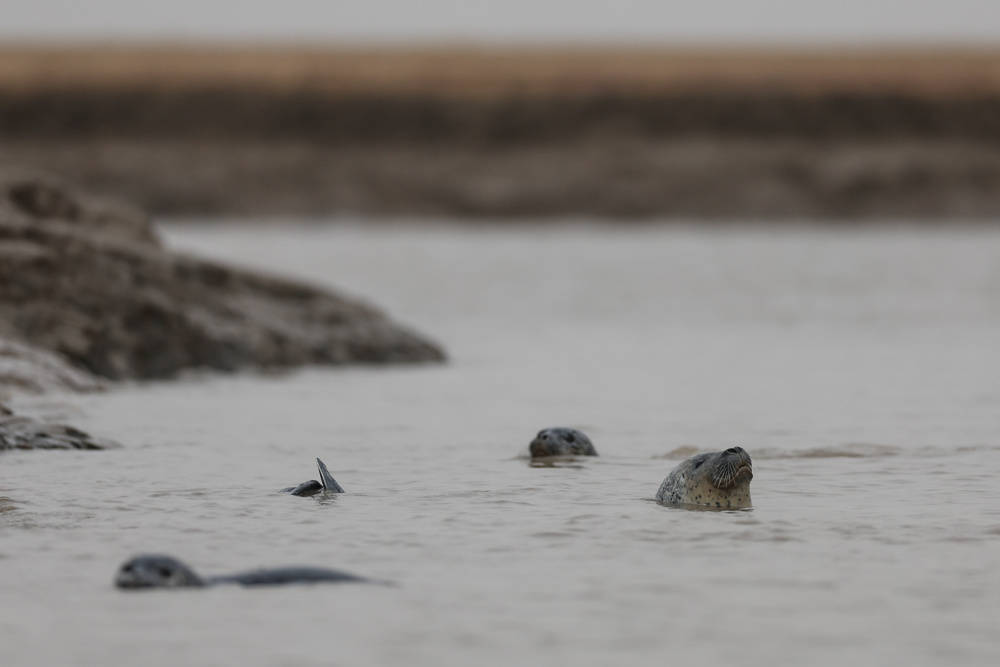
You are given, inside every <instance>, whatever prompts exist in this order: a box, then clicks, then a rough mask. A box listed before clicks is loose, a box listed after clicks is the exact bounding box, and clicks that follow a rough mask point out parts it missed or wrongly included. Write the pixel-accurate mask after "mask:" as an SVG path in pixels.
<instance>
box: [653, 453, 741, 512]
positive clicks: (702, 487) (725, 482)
mask: <svg viewBox="0 0 1000 667" xmlns="http://www.w3.org/2000/svg"><path fill="white" fill-rule="evenodd" d="M752 479H753V467H752V463H751V461H750V455H749V454H747V453H746V450H744V449H743V448H742V447H730V448H729V449H726V450H724V451H721V452H710V453H707V454H698V455H696V456H692V457H691V458H689V459H687V460H685V461H684V462H682V463H681V464H680V465H678V466H677V467H676V468H674V469H673V470H672V471H671V472H670V474H669V475H667V478H666V479H665V480H663V483H662V484H661V485H660V489H659V491H657V492H656V499H657V500H658V501H659V502H661V503H663V504H664V505H700V506H704V507H712V508H719V509H742V508H746V507H750V506H751V505H750V480H752Z"/></svg>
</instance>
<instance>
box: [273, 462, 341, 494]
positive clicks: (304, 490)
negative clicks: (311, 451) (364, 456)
mask: <svg viewBox="0 0 1000 667" xmlns="http://www.w3.org/2000/svg"><path fill="white" fill-rule="evenodd" d="M316 466H317V467H318V468H319V478H320V480H321V481H319V482H317V481H316V480H314V479H310V480H309V481H308V482H302V483H301V484H299V485H298V486H290V487H288V488H287V489H282V491H283V492H285V493H290V494H292V495H293V496H313V495H316V494H317V493H321V492H326V493H344V487H342V486H341V485H340V484H337V480H335V479H334V478H333V475H331V474H330V471H329V470H327V468H326V464H325V463H323V462H322V461H321V460H319V459H316Z"/></svg>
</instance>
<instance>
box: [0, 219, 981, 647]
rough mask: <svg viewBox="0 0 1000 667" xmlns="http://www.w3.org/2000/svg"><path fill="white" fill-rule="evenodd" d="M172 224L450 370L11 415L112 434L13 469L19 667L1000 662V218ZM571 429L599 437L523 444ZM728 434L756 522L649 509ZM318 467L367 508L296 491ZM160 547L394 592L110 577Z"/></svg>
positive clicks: (4, 465)
mask: <svg viewBox="0 0 1000 667" xmlns="http://www.w3.org/2000/svg"><path fill="white" fill-rule="evenodd" d="M169 237H170V239H171V241H172V242H173V243H174V244H175V245H178V246H181V247H184V248H187V249H190V250H193V251H195V252H198V253H200V254H204V255H210V256H218V257H224V258H226V259H227V260H230V261H235V262H240V263H244V264H248V265H254V266H259V267H265V268H267V269H268V270H272V271H275V272H281V273H287V274H293V275H296V276H300V277H304V278H307V279H309V280H311V281H314V282H317V283H321V284H328V285H336V286H340V285H342V286H346V287H347V288H349V290H350V291H352V292H354V293H357V294H362V295H365V296H367V297H370V298H371V299H373V300H374V301H376V302H378V303H379V304H381V305H383V306H385V307H386V308H387V309H388V310H389V311H390V312H392V313H393V314H394V315H396V316H397V317H398V318H400V319H402V320H404V321H406V322H408V323H411V324H412V325H413V326H415V327H417V328H419V329H421V330H423V331H425V332H428V333H430V334H432V335H434V336H435V337H437V338H438V339H439V340H441V341H442V342H443V343H444V344H445V345H446V347H447V348H448V350H449V351H450V353H451V355H452V361H451V363H449V364H448V365H445V366H439V367H433V366H431V367H421V368H391V369H374V370H373V369H346V370H343V369H342V370H307V371H302V372H297V373H293V374H289V375H285V376H268V377H260V376H236V377H219V376H208V377H201V378H197V377H193V378H189V379H186V380H183V381H180V382H177V383H164V384H152V385H144V386H130V387H124V388H120V389H118V390H116V391H114V392H112V393H109V394H106V395H99V396H97V395H95V396H82V397H81V396H46V397H41V398H36V399H22V400H20V401H18V402H17V403H16V405H19V406H20V407H22V408H27V409H31V410H34V411H36V412H42V413H46V414H50V415H53V416H57V417H61V418H65V419H71V420H72V421H73V422H74V423H76V424H78V425H80V426H83V427H85V428H87V429H89V430H93V431H96V432H99V433H100V434H102V435H106V436H110V437H113V438H116V439H117V440H119V441H121V442H122V443H123V444H124V447H123V448H122V449H118V450H114V451H108V452H79V453H78V452H15V453H6V454H3V455H2V456H0V599H2V600H3V605H2V608H0V662H2V663H3V664H4V665H24V664H103V665H135V664H144V665H146V664H150V665H176V664H234V663H236V662H240V663H243V664H254V665H257V664H259V665H277V664H282V665H298V664H320V663H322V664H331V663H332V664H340V665H386V664H416V665H443V664H448V665H469V664H477V665H505V666H509V665H527V664H574V665H581V664H584V665H607V664H611V663H612V661H613V662H614V663H615V664H622V665H624V664H629V665H631V664H656V663H670V664H677V665H690V664H711V663H713V662H718V661H721V660H733V661H736V662H735V664H750V665H773V664H813V665H815V664H829V665H834V664H836V665H840V664H843V663H844V662H845V661H851V662H852V663H856V664H890V663H893V664H910V665H923V664H963V665H970V664H997V661H998V660H1000V642H998V640H997V636H996V629H997V627H998V626H1000V567H998V566H1000V485H998V484H997V473H998V471H1000V410H998V409H997V408H998V405H1000V380H998V378H1000V354H998V352H997V341H998V340H1000V260H998V258H1000V232H996V231H989V230H965V231H949V232H936V231H914V230H907V231H903V230H881V231H864V230H859V231H855V230H851V231H834V230H822V229H819V230H815V229H814V230H808V231H792V230H789V229H787V228H784V229H775V230H770V229H766V228H760V229H751V230H736V229H728V230H721V231H719V230H717V231H712V232H707V231H695V230H688V229H678V228H670V229H652V228H650V229H644V228H625V229H619V230H615V229H608V228H600V227H594V228H587V227H576V228H562V229H558V228H557V229H551V228H549V229H546V230H536V229H533V228H530V227H524V228H514V229H507V230H497V229H485V230H470V229H456V228H443V227H442V228H430V229H419V230H417V229H409V228H406V227H399V228H392V227H382V228H378V229H374V230H372V229H362V228H360V227H352V226H350V225H345V224H340V225H338V226H335V227H328V228H321V227H293V228H287V227H286V228H282V229H280V230H279V229H274V228H262V229H233V228H228V227H227V228H215V229H209V228H199V227H197V226H186V227H176V228H173V229H171V230H170V233H169ZM556 424H565V425H571V426H576V427H579V428H582V429H584V430H586V431H587V432H588V433H589V434H590V435H591V437H592V439H593V440H594V442H595V444H596V446H597V448H598V451H599V452H600V453H601V457H600V458H598V459H596V460H592V461H586V462H584V463H582V464H581V465H579V466H578V467H564V468H532V467H530V466H529V465H528V463H527V461H526V460H525V459H523V458H519V457H518V454H520V453H522V452H524V451H526V448H527V444H528V441H529V440H530V438H531V436H532V435H533V434H534V433H535V431H537V430H538V429H539V428H540V427H543V426H549V425H556ZM733 444H741V445H743V446H744V447H746V448H747V449H748V450H749V451H750V453H751V454H752V455H753V456H754V461H755V474H756V477H755V479H754V482H753V485H752V490H753V500H754V509H753V510H751V511H745V512H725V513H716V512H692V511H685V510H676V509H668V508H665V507H661V506H659V505H657V504H656V503H654V502H651V501H650V500H649V499H650V498H651V497H652V496H653V494H654V493H655V492H656V489H657V486H658V485H659V483H660V481H661V480H662V479H663V477H664V476H665V475H666V473H667V472H668V471H669V470H670V468H671V467H672V466H673V465H674V464H675V463H676V462H677V461H678V460H679V459H680V458H683V457H684V456H686V455H687V454H688V453H690V452H693V451H696V450H708V449H719V448H722V447H726V446H730V445H733ZM315 456H320V457H322V458H323V459H324V460H325V461H326V462H327V463H328V464H329V466H330V468H331V470H332V471H333V472H334V475H335V476H336V477H337V479H338V481H339V482H340V483H341V484H342V485H343V486H344V487H345V488H346V489H347V491H348V493H347V494H345V495H343V496H338V497H335V498H330V499H327V500H317V499H308V498H307V499H303V498H294V497H290V496H285V495H281V494H280V493H277V490H278V489H280V488H281V487H284V486H290V485H293V484H296V483H298V482H301V481H303V480H305V479H310V478H313V477H315V470H314V468H313V457H315ZM142 551H162V552H167V553H171V554H174V555H177V556H179V557H181V558H183V559H185V560H187V561H188V562H189V563H190V564H191V565H192V566H193V567H194V568H195V569H196V570H198V571H200V572H203V573H208V574H214V573H225V572H231V571H235V570H237V569H242V568H249V567H254V566H267V565H287V564H312V565H325V566H331V567H339V568H344V569H348V570H351V571H353V572H356V573H359V574H364V575H369V576H372V577H379V578H386V579H392V580H394V581H396V582H397V583H398V584H399V585H398V587H396V588H381V587H365V586H356V585H355V586H350V585H345V586H328V587H321V586H317V587H289V588H279V589H271V590H246V589H240V588H235V587H228V588H215V589H209V590H204V591H164V592H149V593H133V594H129V593H122V592H119V591H117V590H115V589H114V588H113V587H112V586H111V578H112V576H113V574H114V571H115V568H116V567H117V566H118V564H119V563H120V562H121V561H122V560H123V559H124V558H126V557H127V556H129V555H130V554H132V553H134V552H142Z"/></svg>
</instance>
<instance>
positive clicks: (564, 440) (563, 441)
mask: <svg viewBox="0 0 1000 667" xmlns="http://www.w3.org/2000/svg"><path fill="white" fill-rule="evenodd" d="M529 449H530V450H531V457H532V458H538V457H542V456H597V450H596V449H594V444H593V443H592V442H590V438H588V437H587V436H586V435H585V434H584V433H582V432H580V431H577V430H576V429H575V428H543V429H542V430H541V431H539V432H538V435H536V436H535V439H534V440H532V441H531V446H530V447H529Z"/></svg>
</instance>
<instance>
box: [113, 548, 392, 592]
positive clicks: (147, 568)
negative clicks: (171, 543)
mask: <svg viewBox="0 0 1000 667" xmlns="http://www.w3.org/2000/svg"><path fill="white" fill-rule="evenodd" d="M350 582H356V583H382V584H385V583H387V582H380V581H375V580H372V579H365V578H364V577H359V576H356V575H353V574H351V573H350V572H342V571H340V570H328V569H326V568H322V567H280V568H273V569H265V570H251V571H249V572H241V573H238V574H229V575H221V576H217V577H200V576H198V575H197V574H195V572H194V570H192V569H191V568H190V567H188V566H187V565H185V564H184V563H183V562H181V561H180V560H178V559H176V558H174V557H173V556H165V555H162V554H145V555H142V556H134V557H132V558H130V559H128V560H127V561H125V562H124V563H123V564H122V566H121V567H120V568H118V574H116V575H115V586H117V587H118V588H125V589H143V588H204V587H205V586H213V585H215V584H240V585H241V586H279V585H282V584H315V583H350Z"/></svg>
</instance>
